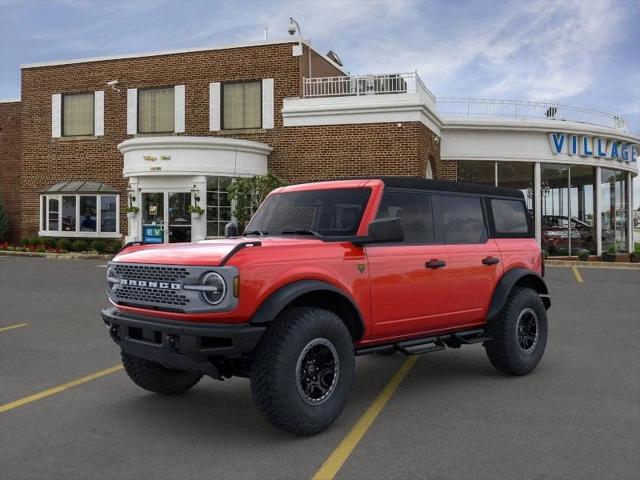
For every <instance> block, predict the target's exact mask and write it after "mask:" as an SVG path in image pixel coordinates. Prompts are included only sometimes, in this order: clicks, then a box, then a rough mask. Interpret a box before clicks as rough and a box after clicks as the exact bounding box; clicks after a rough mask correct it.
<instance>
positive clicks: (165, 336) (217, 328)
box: [102, 308, 265, 378]
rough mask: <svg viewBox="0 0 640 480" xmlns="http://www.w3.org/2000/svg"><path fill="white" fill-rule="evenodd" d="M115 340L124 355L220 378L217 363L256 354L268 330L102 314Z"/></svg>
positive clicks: (115, 312)
mask: <svg viewBox="0 0 640 480" xmlns="http://www.w3.org/2000/svg"><path fill="white" fill-rule="evenodd" d="M102 319H103V320H104V322H105V323H106V324H107V326H108V327H109V333H110V334H111V338H112V339H113V340H114V341H115V342H116V343H117V344H118V345H120V348H122V350H123V351H125V352H127V353H129V354H131V355H133V356H136V357H141V358H145V359H147V360H150V361H153V362H156V363H159V364H161V365H164V366H165V367H168V368H174V369H178V370H186V371H191V372H200V373H203V374H206V375H209V376H212V377H214V378H220V372H219V370H218V368H217V367H216V366H215V360H216V359H221V358H241V357H242V356H243V355H244V354H247V353H250V352H252V351H253V350H254V349H255V347H256V345H257V343H258V341H259V340H260V338H261V337H262V334H263V333H264V330H265V327H262V326H261V327H256V326H252V325H249V324H241V325H230V324H193V323H187V322H176V321H169V320H160V319H157V318H153V317H146V316H142V315H131V314H128V313H127V314H125V313H123V312H120V311H119V310H117V309H116V308H106V309H104V310H102Z"/></svg>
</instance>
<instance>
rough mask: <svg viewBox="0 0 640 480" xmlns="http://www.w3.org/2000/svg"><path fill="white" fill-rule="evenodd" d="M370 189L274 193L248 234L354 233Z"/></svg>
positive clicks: (339, 234)
mask: <svg viewBox="0 0 640 480" xmlns="http://www.w3.org/2000/svg"><path fill="white" fill-rule="evenodd" d="M370 195H371V189H369V188H332V189H327V190H306V191H300V192H284V193H278V194H275V195H270V196H269V197H268V198H267V199H266V200H265V201H264V203H263V204H262V206H261V207H260V209H259V210H258V212H257V213H256V214H255V216H254V217H253V218H252V219H251V222H249V225H248V226H247V228H246V229H245V232H244V234H245V235H282V234H284V235H288V234H290V235H314V236H322V237H325V236H329V237H332V236H333V237H339V236H353V235H355V234H356V233H357V231H358V226H359V225H360V220H361V219H362V214H363V213H364V209H365V207H366V206H367V202H368V201H369V196H370Z"/></svg>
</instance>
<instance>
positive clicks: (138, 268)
mask: <svg viewBox="0 0 640 480" xmlns="http://www.w3.org/2000/svg"><path fill="white" fill-rule="evenodd" d="M115 271H116V274H117V275H118V276H119V277H124V278H130V279H133V280H150V281H152V282H177V281H180V280H184V279H185V278H187V277H188V276H189V272H188V271H187V269H186V268H184V267H167V266H161V265H131V264H117V263H116V264H115Z"/></svg>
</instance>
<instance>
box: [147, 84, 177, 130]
mask: <svg viewBox="0 0 640 480" xmlns="http://www.w3.org/2000/svg"><path fill="white" fill-rule="evenodd" d="M174 121H175V89H174V88H173V87H171V88H149V89H145V90H139V91H138V133H170V132H173V131H174V130H175V126H174Z"/></svg>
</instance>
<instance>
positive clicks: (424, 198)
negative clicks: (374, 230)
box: [376, 190, 434, 243]
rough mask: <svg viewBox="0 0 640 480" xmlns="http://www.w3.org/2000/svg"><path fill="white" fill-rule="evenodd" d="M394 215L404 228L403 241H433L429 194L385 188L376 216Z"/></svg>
mask: <svg viewBox="0 0 640 480" xmlns="http://www.w3.org/2000/svg"><path fill="white" fill-rule="evenodd" d="M396 217H397V218H399V219H400V222H401V224H402V229H403V230H404V243H433V242H434V235H433V213H432V210H431V196H430V195H428V194H426V193H419V192H418V193H415V192H402V191H394V190H385V192H384V196H383V197H382V202H381V203H380V208H379V209H378V214H377V216H376V218H396Z"/></svg>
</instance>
